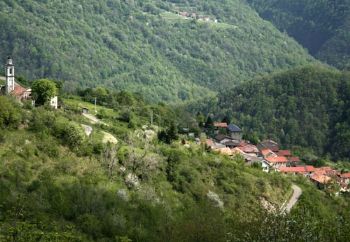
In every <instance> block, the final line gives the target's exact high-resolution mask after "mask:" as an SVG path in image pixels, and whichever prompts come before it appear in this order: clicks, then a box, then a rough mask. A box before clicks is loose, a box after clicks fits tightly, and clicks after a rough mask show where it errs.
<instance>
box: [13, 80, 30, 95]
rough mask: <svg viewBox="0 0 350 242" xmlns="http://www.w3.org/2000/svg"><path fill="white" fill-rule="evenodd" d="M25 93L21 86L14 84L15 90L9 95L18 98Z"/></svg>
mask: <svg viewBox="0 0 350 242" xmlns="http://www.w3.org/2000/svg"><path fill="white" fill-rule="evenodd" d="M26 91H27V89H26V88H24V87H22V86H21V85H19V84H17V83H15V89H14V90H13V91H12V92H11V95H13V96H16V97H20V96H22V95H23V93H25V92H26Z"/></svg>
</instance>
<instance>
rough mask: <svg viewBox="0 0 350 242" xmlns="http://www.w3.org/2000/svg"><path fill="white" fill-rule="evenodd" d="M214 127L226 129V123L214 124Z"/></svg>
mask: <svg viewBox="0 0 350 242" xmlns="http://www.w3.org/2000/svg"><path fill="white" fill-rule="evenodd" d="M214 127H217V128H225V129H226V128H227V123H219V122H214Z"/></svg>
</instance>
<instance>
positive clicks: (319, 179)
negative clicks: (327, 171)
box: [310, 173, 332, 184]
mask: <svg viewBox="0 0 350 242" xmlns="http://www.w3.org/2000/svg"><path fill="white" fill-rule="evenodd" d="M310 178H311V180H314V181H316V182H318V183H321V184H327V183H328V182H330V181H331V180H332V178H330V177H329V176H325V175H322V174H317V173H314V174H312V175H311V177H310Z"/></svg>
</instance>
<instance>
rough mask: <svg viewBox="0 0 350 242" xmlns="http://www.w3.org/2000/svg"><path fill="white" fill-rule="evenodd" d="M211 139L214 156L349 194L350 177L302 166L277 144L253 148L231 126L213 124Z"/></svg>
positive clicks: (254, 146)
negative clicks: (239, 158)
mask: <svg viewBox="0 0 350 242" xmlns="http://www.w3.org/2000/svg"><path fill="white" fill-rule="evenodd" d="M214 129H215V132H214V137H213V138H209V139H207V140H206V147H207V149H209V150H212V151H214V152H217V153H220V154H223V155H227V156H236V155H241V156H242V157H244V159H245V161H246V164H247V165H252V164H260V165H261V167H262V169H263V171H265V172H270V171H276V172H281V173H284V174H299V175H303V176H306V177H308V178H309V179H310V180H311V181H312V182H314V183H315V184H316V185H317V186H318V187H319V188H323V187H325V186H326V185H328V184H331V183H336V184H338V185H339V186H340V191H341V192H350V173H343V174H341V172H339V171H337V170H335V169H333V168H331V167H320V168H316V167H314V166H311V165H304V164H302V162H301V160H300V158H299V157H297V156H293V155H292V152H291V151H290V150H283V149H280V146H279V144H278V143H277V142H275V141H273V140H264V141H262V142H260V143H259V144H257V145H253V144H251V143H249V142H248V141H245V140H243V139H242V130H241V129H240V128H239V127H238V126H237V125H234V124H227V123H214Z"/></svg>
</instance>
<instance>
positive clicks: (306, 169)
mask: <svg viewBox="0 0 350 242" xmlns="http://www.w3.org/2000/svg"><path fill="white" fill-rule="evenodd" d="M279 170H280V172H283V173H308V172H313V171H315V167H313V166H297V167H281V168H280V169H279Z"/></svg>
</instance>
